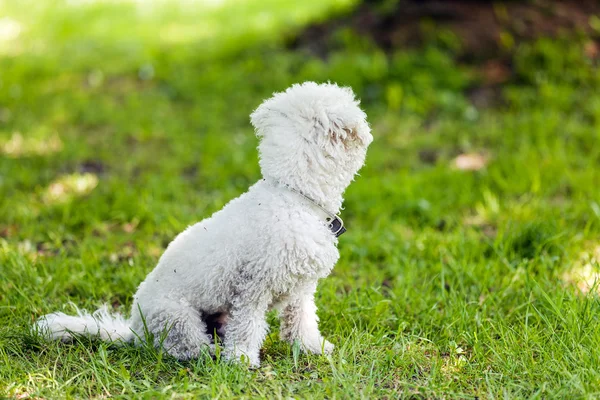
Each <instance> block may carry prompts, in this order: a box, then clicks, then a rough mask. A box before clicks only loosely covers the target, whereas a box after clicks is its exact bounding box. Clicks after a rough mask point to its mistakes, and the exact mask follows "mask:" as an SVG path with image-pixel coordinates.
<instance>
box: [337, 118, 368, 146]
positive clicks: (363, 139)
mask: <svg viewBox="0 0 600 400" xmlns="http://www.w3.org/2000/svg"><path fill="white" fill-rule="evenodd" d="M329 138H330V141H331V142H332V143H333V144H334V145H335V144H340V143H341V144H343V145H344V147H348V146H349V145H350V144H351V143H353V142H358V143H360V144H361V145H368V144H369V143H371V141H372V138H373V137H372V136H371V134H370V130H369V128H368V125H366V129H365V127H361V126H358V125H356V126H351V127H347V126H344V127H340V126H339V125H338V124H336V123H333V124H332V126H331V128H330V129H329Z"/></svg>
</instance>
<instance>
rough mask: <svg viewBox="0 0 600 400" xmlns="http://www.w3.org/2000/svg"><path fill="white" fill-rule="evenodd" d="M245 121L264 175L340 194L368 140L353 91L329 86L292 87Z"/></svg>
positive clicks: (362, 157) (361, 159)
mask: <svg viewBox="0 0 600 400" xmlns="http://www.w3.org/2000/svg"><path fill="white" fill-rule="evenodd" d="M250 117H251V121H252V125H254V128H255V129H256V134H257V136H258V137H259V138H260V144H259V146H258V148H259V153H260V167H261V170H262V173H263V176H265V177H269V178H272V179H275V180H278V181H281V182H283V183H288V184H297V183H300V184H301V183H303V182H304V183H305V184H312V185H314V184H316V185H320V186H323V185H336V187H338V188H339V189H340V190H341V191H343V190H344V189H345V187H346V186H348V184H350V182H351V181H352V178H353V177H354V175H355V174H356V172H357V171H358V170H359V169H360V167H361V166H362V165H363V164H364V160H365V156H366V151H367V147H368V146H369V144H370V143H371V142H372V141H373V136H371V132H370V129H369V124H368V123H367V121H366V117H367V116H366V114H365V113H364V112H363V111H362V110H361V109H360V107H359V101H358V100H356V99H355V97H354V93H353V92H352V90H351V89H350V88H347V87H339V86H337V85H335V84H331V83H326V84H316V83H314V82H305V83H302V84H296V85H293V86H292V87H290V88H289V89H287V90H286V91H285V92H281V93H276V94H274V95H273V97H271V98H270V99H268V100H266V101H265V102H263V103H262V104H261V105H260V106H259V107H258V108H257V109H256V111H254V113H252V115H251V116H250ZM299 189H302V188H299Z"/></svg>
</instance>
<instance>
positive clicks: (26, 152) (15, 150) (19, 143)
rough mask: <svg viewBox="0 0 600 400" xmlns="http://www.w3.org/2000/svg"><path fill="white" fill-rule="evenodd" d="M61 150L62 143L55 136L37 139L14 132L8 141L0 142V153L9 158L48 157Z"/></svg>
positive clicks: (36, 137) (35, 136)
mask: <svg viewBox="0 0 600 400" xmlns="http://www.w3.org/2000/svg"><path fill="white" fill-rule="evenodd" d="M62 148H63V142H62V140H61V139H60V137H59V136H58V135H57V134H52V135H50V136H48V137H38V136H37V135H34V136H27V135H23V134H22V133H20V132H15V133H13V134H12V135H11V137H10V138H9V139H8V140H6V141H4V142H3V143H2V142H0V152H1V153H2V154H4V155H5V156H7V157H11V158H19V157H27V156H40V155H48V154H53V153H57V152H59V151H61V150H62Z"/></svg>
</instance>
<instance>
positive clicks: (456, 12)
mask: <svg viewBox="0 0 600 400" xmlns="http://www.w3.org/2000/svg"><path fill="white" fill-rule="evenodd" d="M340 29H351V30H352V31H354V32H356V33H357V34H359V35H361V36H365V37H368V38H370V39H371V40H372V41H373V42H374V43H375V44H376V45H377V46H379V47H380V48H381V49H383V50H385V51H387V52H389V53H391V52H393V51H395V50H398V49H402V48H411V47H418V46H421V45H423V44H424V43H428V42H431V41H432V40H433V41H438V42H441V44H442V45H448V46H450V47H452V49H453V51H454V52H455V54H456V57H457V61H458V62H460V63H467V64H470V65H473V66H474V67H475V69H476V70H477V72H478V76H479V81H480V84H479V85H477V86H476V87H473V88H471V89H469V91H468V92H467V93H466V94H467V96H468V97H469V99H470V100H471V102H472V103H473V105H475V106H476V107H477V108H487V107H494V106H496V105H498V104H500V103H501V100H500V92H501V90H500V88H501V87H502V85H503V84H505V83H507V82H509V81H511V80H512V79H513V78H514V75H515V74H514V71H513V67H512V59H513V54H514V51H515V49H517V48H518V46H519V44H521V43H523V42H530V41H532V40H535V39H536V38H540V37H558V36H560V35H561V34H572V33H575V32H580V33H584V34H586V35H588V36H591V37H594V36H595V37H596V40H590V41H589V42H588V44H587V45H586V48H585V53H586V55H587V56H588V57H590V58H598V57H600V1H596V0H580V1H556V0H554V1H551V0H532V1H504V2H493V1H474V0H398V1H390V0H365V1H363V2H362V3H361V4H360V5H359V6H358V7H357V8H356V9H355V10H354V11H353V12H352V13H351V14H348V15H344V16H341V17H338V18H337V19H334V20H329V21H327V22H324V23H320V24H316V25H312V26H309V27H308V28H307V29H306V30H305V31H304V32H302V33H301V34H300V35H299V36H298V37H297V38H296V39H295V40H294V41H293V42H292V43H291V44H290V46H291V47H292V48H294V49H296V50H304V51H307V52H309V53H311V54H313V55H316V56H318V57H322V58H326V57H327V55H328V54H329V53H330V52H331V51H333V50H336V49H337V46H339V43H336V39H335V38H336V32H339V31H340ZM440 32H446V33H447V34H446V35H445V36H444V35H440Z"/></svg>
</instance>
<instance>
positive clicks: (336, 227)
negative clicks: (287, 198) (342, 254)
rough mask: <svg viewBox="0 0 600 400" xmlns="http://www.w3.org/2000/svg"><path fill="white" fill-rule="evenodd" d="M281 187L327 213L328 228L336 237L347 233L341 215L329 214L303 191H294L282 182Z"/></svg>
mask: <svg viewBox="0 0 600 400" xmlns="http://www.w3.org/2000/svg"><path fill="white" fill-rule="evenodd" d="M280 185H281V186H283V187H285V188H286V189H288V190H289V191H291V192H294V193H296V194H298V195H300V196H302V197H304V198H305V199H306V200H308V201H309V202H310V203H312V204H313V205H314V206H316V207H318V208H319V209H320V210H321V211H323V212H324V213H325V215H327V218H325V220H326V221H327V223H328V224H327V227H328V228H329V230H330V231H331V233H333V234H334V235H335V237H340V236H341V235H342V234H344V232H346V228H345V227H344V221H343V220H342V218H340V216H339V215H336V214H334V213H332V212H329V211H328V210H327V209H326V208H325V207H323V206H322V205H320V204H319V203H317V202H316V201H314V200H313V199H311V198H310V197H308V196H307V195H305V194H304V193H302V192H301V191H299V190H296V189H294V188H293V187H291V186H290V185H288V184H286V183H281V182H280Z"/></svg>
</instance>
